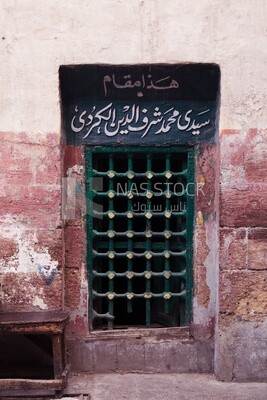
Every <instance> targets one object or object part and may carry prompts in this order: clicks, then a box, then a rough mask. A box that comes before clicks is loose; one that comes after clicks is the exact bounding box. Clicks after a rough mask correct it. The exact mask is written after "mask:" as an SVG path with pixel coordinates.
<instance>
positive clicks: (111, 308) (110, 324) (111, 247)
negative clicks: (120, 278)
mask: <svg viewBox="0 0 267 400" xmlns="http://www.w3.org/2000/svg"><path fill="white" fill-rule="evenodd" d="M109 170H110V171H113V154H109ZM113 189H114V180H113V179H112V178H109V180H108V190H109V191H113ZM108 207H109V211H113V210H114V202H113V197H109V200H108ZM113 228H114V223H113V219H109V221H108V230H109V231H113ZM108 250H109V251H113V250H114V240H113V238H109V240H108ZM108 271H109V274H110V273H112V272H113V271H114V262H113V258H112V259H110V258H109V259H108ZM108 290H109V292H111V293H113V291H114V281H113V279H109V281H108ZM108 312H109V314H110V315H113V312H114V304H113V299H108ZM108 329H113V320H111V319H109V320H108Z"/></svg>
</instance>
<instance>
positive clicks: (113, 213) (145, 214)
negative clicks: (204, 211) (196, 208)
mask: <svg viewBox="0 0 267 400" xmlns="http://www.w3.org/2000/svg"><path fill="white" fill-rule="evenodd" d="M92 213H93V215H94V216H96V217H99V218H102V217H108V218H110V219H113V218H115V217H126V218H133V217H142V218H144V217H146V218H148V219H150V218H152V217H165V218H171V216H174V217H181V216H185V215H186V211H170V210H165V211H164V212H162V211H159V212H154V213H153V212H152V211H150V210H148V211H146V212H140V213H136V212H133V211H127V212H122V213H120V212H117V211H113V210H110V211H105V212H100V211H96V210H92Z"/></svg>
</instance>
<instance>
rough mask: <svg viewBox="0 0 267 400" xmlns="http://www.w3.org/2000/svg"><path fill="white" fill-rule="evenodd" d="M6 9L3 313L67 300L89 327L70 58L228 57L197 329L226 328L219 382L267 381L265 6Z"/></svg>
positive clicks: (206, 159)
mask: <svg viewBox="0 0 267 400" xmlns="http://www.w3.org/2000/svg"><path fill="white" fill-rule="evenodd" d="M0 9H1V12H0V31H1V32H0V33H1V34H0V57H1V63H0V87H1V98H0V153H1V158H0V167H1V168H0V183H1V185H0V232H1V233H0V268H1V269H0V284H1V292H0V297H1V300H2V301H1V306H0V307H1V310H3V311H6V310H32V309H42V310H44V309H59V308H61V307H62V306H63V295H65V296H64V299H65V300H64V304H65V306H66V307H67V309H69V310H70V311H71V323H70V326H69V335H70V336H73V337H75V336H76V337H77V336H78V337H81V338H84V337H85V336H86V335H87V325H86V318H87V306H86V305H87V279H86V266H85V263H86V260H85V250H84V247H83V246H81V243H84V242H85V237H84V223H83V219H82V215H83V212H84V204H83V197H82V196H81V195H78V196H77V198H76V205H75V207H74V209H73V210H72V212H74V213H77V215H76V219H75V220H74V221H73V222H71V223H69V224H68V225H67V226H66V227H65V229H64V232H63V230H62V228H63V225H62V219H61V181H60V179H61V168H62V167H61V161H60V160H61V158H64V163H65V164H66V165H64V166H63V171H64V174H66V176H69V177H72V178H74V180H75V182H76V183H77V185H78V186H79V187H80V188H82V187H83V171H82V170H81V169H80V167H83V158H82V153H81V152H79V149H78V150H75V149H73V148H72V149H66V150H64V151H66V152H67V154H65V155H64V157H61V152H60V140H61V133H60V102H59V91H58V68H59V66H60V65H62V64H83V63H111V64H121V63H127V64H131V63H151V62H165V63H179V62H181V63H182V62H215V63H218V64H219V65H220V68H221V74H222V78H221V109H220V141H219V147H220V154H221V156H220V157H221V164H220V165H219V153H218V147H216V146H215V147H214V148H212V147H207V148H199V149H198V156H197V162H196V171H197V179H198V182H203V183H205V186H204V189H205V190H204V192H205V196H203V197H201V195H200V196H199V197H198V199H197V204H196V206H197V207H196V229H195V262H194V280H195V293H194V316H193V318H194V335H195V337H198V338H200V339H201V338H202V339H201V340H210V339H211V340H213V337H214V336H213V335H214V330H216V340H215V371H216V373H217V376H218V377H219V378H220V379H226V380H231V379H237V380H241V379H267V375H266V374H267V372H266V371H267V368H266V359H267V356H266V352H267V350H266V345H265V344H264V343H266V314H267V312H266V296H265V291H266V277H265V273H266V261H264V260H266V252H265V248H266V229H267V225H266V220H267V204H266V185H264V184H263V180H264V179H266V172H267V171H266V155H267V150H266V139H265V138H266V130H265V129H266V111H265V110H264V104H265V103H266V98H265V94H266V83H267V77H266V74H265V69H266V64H267V55H266V45H267V43H266V12H267V3H266V1H265V0H254V1H253V2H252V1H250V0H216V1H214V0H201V1H197V0H194V1H191V2H185V1H181V0H165V1H160V0H127V1H124V2H123V1H121V0H90V1H86V0H77V1H74V0H68V1H65V2H64V6H62V1H59V0H47V1H45V2H41V1H39V2H37V1H36V0H0ZM75 166H76V167H75ZM219 173H221V176H220V177H219ZM219 185H220V203H219V197H218V194H219ZM219 226H220V230H219ZM219 234H220V245H221V250H220V253H219V251H218V249H219ZM65 249H66V252H65V251H64V250H65ZM63 267H64V268H63ZM219 267H220V271H219ZM63 282H65V283H63ZM242 332H243V333H242ZM203 343H204V342H203ZM264 346H265V347H264ZM204 347H205V346H204ZM204 347H203V349H204ZM203 349H202V350H201V351H203V352H204V353H205V351H204V350H203ZM163 350H164V349H163ZM107 351H108V350H107ZM201 351H200V350H199V352H198V355H199V354H200V353H201ZM208 351H209V352H210V348H209V350H208ZM204 353H203V354H204ZM90 354H91V353H90ZM107 354H108V353H107ZM178 354H180V353H179V351H178ZM181 354H184V353H183V352H182V353H181ZM243 354H244V355H245V360H243V359H242V355H243ZM210 357H211V356H209V361H207V363H210ZM88 358H90V357H89V356H88ZM178 359H179V357H178ZM204 359H205V357H204V356H203V360H204ZM209 368H211V367H209ZM200 369H201V368H200ZM202 370H205V367H203V368H202Z"/></svg>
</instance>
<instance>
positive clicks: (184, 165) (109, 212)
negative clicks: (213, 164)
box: [86, 147, 194, 329]
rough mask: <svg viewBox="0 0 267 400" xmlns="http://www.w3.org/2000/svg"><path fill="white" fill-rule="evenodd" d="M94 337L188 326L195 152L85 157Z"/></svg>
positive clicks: (98, 152)
mask: <svg viewBox="0 0 267 400" xmlns="http://www.w3.org/2000/svg"><path fill="white" fill-rule="evenodd" d="M86 180H87V182H86V188H87V238H88V274H89V289H90V293H89V299H90V300H89V306H90V323H91V328H92V329H114V328H127V327H129V326H135V327H162V326H184V325H187V324H188V323H189V322H190V314H191V298H192V277H191V275H192V272H191V264H192V260H191V257H192V235H193V206H194V153H193V149H192V148H174V149H171V148H169V147H168V148H167V147H162V148H143V147H138V148H136V147H132V148H127V149H121V148H120V149H119V148H118V147H110V148H106V147H88V148H87V149H86Z"/></svg>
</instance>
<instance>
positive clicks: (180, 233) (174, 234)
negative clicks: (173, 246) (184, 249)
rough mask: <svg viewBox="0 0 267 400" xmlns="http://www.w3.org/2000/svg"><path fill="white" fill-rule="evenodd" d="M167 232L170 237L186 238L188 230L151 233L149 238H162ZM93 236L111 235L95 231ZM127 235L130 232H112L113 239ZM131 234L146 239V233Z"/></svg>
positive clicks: (107, 232)
mask: <svg viewBox="0 0 267 400" xmlns="http://www.w3.org/2000/svg"><path fill="white" fill-rule="evenodd" d="M166 232H168V235H171V236H172V237H173V236H185V235H186V229H184V230H183V231H181V232H173V231H171V232H169V231H163V232H154V231H150V232H149V237H152V236H153V237H160V236H163V237H164V236H165V234H166ZM93 234H94V235H96V236H108V235H109V231H106V232H99V231H96V230H95V229H94V230H93ZM127 234H129V231H124V232H117V231H114V230H113V231H112V238H113V237H115V236H118V237H120V236H123V237H125V236H126V237H127ZM130 234H131V237H136V236H142V237H146V232H136V231H134V232H132V231H131V232H130Z"/></svg>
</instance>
